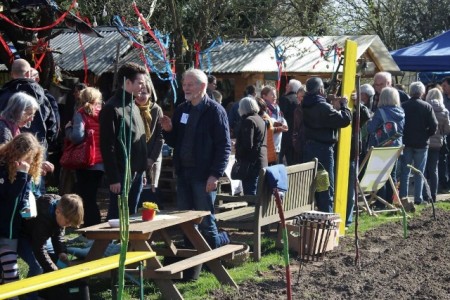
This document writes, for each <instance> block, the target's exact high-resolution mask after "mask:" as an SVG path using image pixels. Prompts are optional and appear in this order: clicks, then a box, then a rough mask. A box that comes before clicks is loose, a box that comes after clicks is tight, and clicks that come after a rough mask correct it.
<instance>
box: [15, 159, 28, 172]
mask: <svg viewBox="0 0 450 300" xmlns="http://www.w3.org/2000/svg"><path fill="white" fill-rule="evenodd" d="M16 168H17V171H19V172H24V173H28V171H29V170H30V164H29V163H27V162H26V161H16Z"/></svg>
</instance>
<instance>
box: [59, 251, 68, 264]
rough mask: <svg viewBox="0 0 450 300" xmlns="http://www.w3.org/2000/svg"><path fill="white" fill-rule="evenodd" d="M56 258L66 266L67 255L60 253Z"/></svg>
mask: <svg viewBox="0 0 450 300" xmlns="http://www.w3.org/2000/svg"><path fill="white" fill-rule="evenodd" d="M58 258H59V259H60V260H61V261H63V262H64V263H66V264H68V263H69V258H68V257H67V253H60V254H59V255H58Z"/></svg>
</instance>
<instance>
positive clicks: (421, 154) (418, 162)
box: [400, 147, 428, 204]
mask: <svg viewBox="0 0 450 300" xmlns="http://www.w3.org/2000/svg"><path fill="white" fill-rule="evenodd" d="M427 154H428V148H411V147H405V149H403V155H402V157H401V162H402V164H401V168H402V173H401V176H400V198H403V197H407V196H408V187H409V175H410V173H411V169H410V168H408V166H407V165H409V164H412V163H413V162H414V164H413V165H414V167H415V168H416V169H418V170H419V171H420V172H422V173H423V172H424V171H425V164H426V162H427ZM422 190H423V179H422V177H421V176H420V175H419V174H414V203H416V204H419V203H422V201H423V198H422Z"/></svg>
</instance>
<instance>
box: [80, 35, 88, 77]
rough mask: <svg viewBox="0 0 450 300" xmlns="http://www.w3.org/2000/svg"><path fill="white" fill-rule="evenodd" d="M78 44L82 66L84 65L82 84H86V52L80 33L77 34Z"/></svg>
mask: <svg viewBox="0 0 450 300" xmlns="http://www.w3.org/2000/svg"><path fill="white" fill-rule="evenodd" d="M78 42H79V43H80V47H81V53H83V64H84V81H83V82H84V83H85V84H86V85H87V84H88V64H87V58H86V51H85V49H84V46H83V39H82V38H81V33H78Z"/></svg>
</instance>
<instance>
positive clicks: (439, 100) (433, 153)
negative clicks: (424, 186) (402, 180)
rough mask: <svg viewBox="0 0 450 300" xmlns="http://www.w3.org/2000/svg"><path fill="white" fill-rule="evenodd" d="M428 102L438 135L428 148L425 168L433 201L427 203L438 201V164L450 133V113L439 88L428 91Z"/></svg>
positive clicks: (431, 140) (432, 139)
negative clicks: (436, 122)
mask: <svg viewBox="0 0 450 300" xmlns="http://www.w3.org/2000/svg"><path fill="white" fill-rule="evenodd" d="M425 99H426V101H427V102H428V103H429V104H431V106H432V107H433V111H434V114H435V116H436V119H437V121H438V129H437V131H436V133H435V134H434V135H433V136H431V137H430V147H429V148H428V156H427V164H426V167H425V170H426V175H427V179H428V181H429V183H430V190H431V199H426V197H425V196H424V199H425V200H427V201H433V202H434V201H436V194H437V190H438V162H439V154H440V152H441V147H442V145H443V144H444V139H445V137H446V135H447V134H449V133H450V120H449V112H448V110H447V109H446V108H445V106H444V98H443V96H442V92H441V90H440V89H439V88H432V89H430V90H429V91H428V93H427V96H426V98H425Z"/></svg>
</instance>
